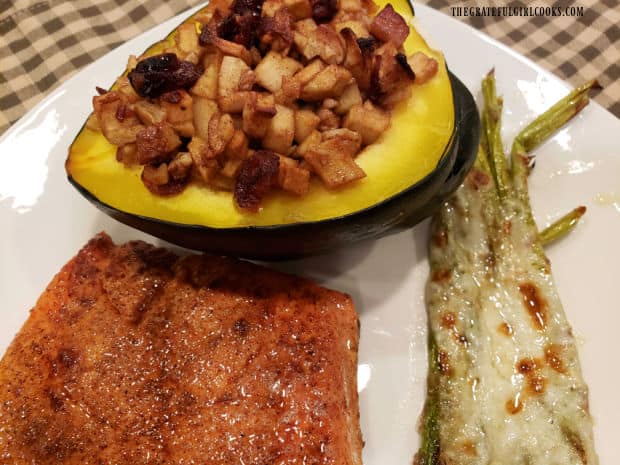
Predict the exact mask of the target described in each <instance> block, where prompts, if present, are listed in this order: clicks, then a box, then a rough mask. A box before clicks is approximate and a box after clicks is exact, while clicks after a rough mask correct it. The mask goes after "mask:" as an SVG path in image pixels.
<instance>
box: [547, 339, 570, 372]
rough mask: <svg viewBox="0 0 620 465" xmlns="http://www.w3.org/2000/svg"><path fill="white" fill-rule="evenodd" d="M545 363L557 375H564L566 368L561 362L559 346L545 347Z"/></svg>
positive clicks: (560, 347)
mask: <svg viewBox="0 0 620 465" xmlns="http://www.w3.org/2000/svg"><path fill="white" fill-rule="evenodd" d="M545 361H546V362H547V365H549V366H550V367H551V368H553V369H554V370H555V371H557V372H558V373H566V367H565V366H564V362H563V361H562V346H561V345H559V344H549V345H547V346H546V347H545Z"/></svg>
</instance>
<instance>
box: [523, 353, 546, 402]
mask: <svg viewBox="0 0 620 465" xmlns="http://www.w3.org/2000/svg"><path fill="white" fill-rule="evenodd" d="M541 368H542V361H541V360H539V359H536V358H523V359H521V360H519V361H518V362H517V365H516V369H517V372H518V373H520V374H522V375H523V376H524V377H525V380H526V382H527V387H528V392H529V393H530V394H531V395H538V394H542V393H543V392H545V384H546V382H547V380H546V379H545V377H544V376H543V375H541V374H540V371H539V370H540V369H541Z"/></svg>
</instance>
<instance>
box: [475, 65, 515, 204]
mask: <svg viewBox="0 0 620 465" xmlns="http://www.w3.org/2000/svg"><path fill="white" fill-rule="evenodd" d="M482 95H483V96H484V109H483V114H482V124H483V130H484V133H485V135H486V143H487V149H488V152H489V155H490V159H489V161H490V167H491V170H492V173H493V177H494V178H495V183H496V185H497V191H498V194H499V196H500V197H504V196H505V195H506V191H507V190H508V188H509V179H508V173H507V169H506V155H505V154H504V147H503V145H502V138H501V117H502V108H503V101H502V99H501V98H498V97H497V93H496V90H495V71H494V70H491V71H490V72H489V73H488V74H487V76H486V77H485V78H484V79H483V80H482Z"/></svg>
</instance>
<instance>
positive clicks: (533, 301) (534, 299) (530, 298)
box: [519, 282, 547, 330]
mask: <svg viewBox="0 0 620 465" xmlns="http://www.w3.org/2000/svg"><path fill="white" fill-rule="evenodd" d="M519 292H521V296H522V298H523V305H525V308H526V309H527V311H528V312H529V314H530V315H531V316H532V320H533V321H534V326H535V327H536V329H538V330H543V329H545V327H546V325H547V302H546V301H545V299H544V298H543V297H541V296H540V294H539V290H538V287H537V286H536V285H535V284H533V283H529V282H528V283H523V284H521V285H519Z"/></svg>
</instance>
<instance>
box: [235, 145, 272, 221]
mask: <svg viewBox="0 0 620 465" xmlns="http://www.w3.org/2000/svg"><path fill="white" fill-rule="evenodd" d="M279 167H280V158H278V156H277V155H276V154H275V153H273V152H270V151H268V150H259V151H257V152H254V154H252V156H251V157H250V158H247V159H246V160H244V162H243V164H242V165H241V169H240V171H239V176H238V177H237V182H236V184H235V193H234V196H235V200H236V201H237V205H239V207H241V208H244V209H246V210H251V211H258V207H259V206H260V202H261V200H262V198H263V196H264V195H265V194H266V193H267V192H269V191H270V190H271V188H272V187H273V186H275V184H276V182H277V181H278V170H279Z"/></svg>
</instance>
